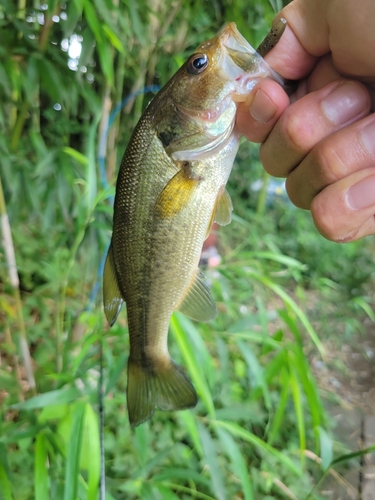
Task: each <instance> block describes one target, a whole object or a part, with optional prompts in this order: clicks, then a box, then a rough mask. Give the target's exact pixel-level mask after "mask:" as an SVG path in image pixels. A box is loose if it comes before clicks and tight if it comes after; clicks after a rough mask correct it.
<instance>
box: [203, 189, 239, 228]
mask: <svg viewBox="0 0 375 500" xmlns="http://www.w3.org/2000/svg"><path fill="white" fill-rule="evenodd" d="M232 211H233V205H232V200H231V199H230V195H229V193H228V191H227V190H226V189H223V190H222V191H220V193H219V194H218V196H217V198H216V202H215V207H214V209H213V211H212V215H211V218H210V222H209V223H208V226H207V232H206V238H208V235H209V234H210V231H211V227H212V224H213V223H214V222H217V223H218V224H220V226H226V225H227V224H229V223H230V221H231V220H232Z"/></svg>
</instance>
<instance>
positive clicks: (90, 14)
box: [83, 0, 103, 45]
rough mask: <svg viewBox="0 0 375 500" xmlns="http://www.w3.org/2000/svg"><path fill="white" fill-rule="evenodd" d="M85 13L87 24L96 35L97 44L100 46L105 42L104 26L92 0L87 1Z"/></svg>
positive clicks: (84, 5) (84, 6)
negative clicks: (103, 35)
mask: <svg viewBox="0 0 375 500" xmlns="http://www.w3.org/2000/svg"><path fill="white" fill-rule="evenodd" d="M83 11H84V13H85V18H86V20H87V24H88V25H89V26H90V29H91V31H92V32H93V33H94V35H95V39H96V41H97V44H98V45H100V44H101V43H102V42H103V37H102V26H101V24H100V21H99V18H98V16H97V13H96V12H95V8H94V6H93V3H92V1H91V0H85V2H84V4H83Z"/></svg>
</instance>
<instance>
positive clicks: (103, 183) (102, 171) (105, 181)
mask: <svg viewBox="0 0 375 500" xmlns="http://www.w3.org/2000/svg"><path fill="white" fill-rule="evenodd" d="M160 88H161V87H160V86H159V85H148V86H147V87H143V89H141V90H138V91H137V92H133V93H132V94H128V95H127V96H126V97H124V99H123V100H122V101H121V102H120V103H119V104H116V106H115V107H114V109H113V111H112V113H111V114H110V115H109V118H108V126H107V128H106V129H105V131H104V133H103V134H104V135H103V136H102V137H100V138H99V143H103V144H107V137H108V133H109V129H110V128H111V126H112V125H113V122H114V121H115V119H116V116H117V115H118V114H119V113H120V111H121V110H122V108H123V107H124V106H126V104H127V103H128V102H129V101H130V99H133V98H135V97H137V96H139V95H141V94H146V93H147V92H158V91H159V90H160ZM102 141H103V142H102ZM104 155H105V153H104V154H102V153H101V151H100V148H99V152H98V157H97V159H98V166H99V178H100V183H101V186H102V188H103V189H109V187H110V186H109V183H108V179H107V173H106V170H105V156H104ZM107 199H108V200H109V203H110V204H111V206H113V203H114V196H113V195H109V196H108V197H107ZM108 248H109V243H108V245H107V247H106V249H105V251H104V253H103V256H102V258H101V259H100V263H99V267H98V274H97V279H96V282H95V283H94V285H93V287H92V289H91V293H90V296H89V300H88V304H87V307H86V310H87V311H91V309H92V308H93V307H94V304H95V300H96V297H97V295H98V292H99V289H100V285H101V281H102V276H103V271H104V264H105V260H106V258H107V253H108Z"/></svg>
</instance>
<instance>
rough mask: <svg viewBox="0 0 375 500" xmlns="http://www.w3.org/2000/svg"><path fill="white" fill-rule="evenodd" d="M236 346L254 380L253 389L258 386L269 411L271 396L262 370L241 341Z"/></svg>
mask: <svg viewBox="0 0 375 500" xmlns="http://www.w3.org/2000/svg"><path fill="white" fill-rule="evenodd" d="M237 345H238V348H239V349H240V351H241V353H242V355H243V357H244V358H245V361H246V363H247V366H248V368H249V370H250V373H251V375H252V377H253V378H254V379H255V387H257V386H259V387H260V388H261V390H262V394H263V398H264V404H265V406H266V408H267V410H268V411H269V410H270V409H271V396H270V393H269V390H268V386H267V383H266V380H265V377H264V373H263V372H264V370H263V368H262V366H261V365H260V364H259V361H258V359H257V357H256V356H255V355H254V353H253V352H252V350H251V349H250V347H249V346H248V345H246V344H245V343H244V342H241V341H239V342H237Z"/></svg>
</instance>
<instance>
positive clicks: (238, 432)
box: [212, 420, 302, 476]
mask: <svg viewBox="0 0 375 500" xmlns="http://www.w3.org/2000/svg"><path fill="white" fill-rule="evenodd" d="M212 425H213V426H214V427H221V428H223V429H226V430H227V431H228V432H230V433H231V434H232V435H233V436H236V437H239V438H240V439H243V440H244V441H247V442H248V443H250V444H252V445H254V446H255V447H256V448H258V449H259V450H260V451H261V452H267V453H270V454H271V455H273V456H274V457H276V458H277V459H278V460H279V462H280V463H281V464H282V465H284V466H285V467H287V468H288V469H289V470H290V471H292V472H293V473H294V474H296V475H297V476H301V474H302V471H301V469H300V468H299V467H297V465H296V464H295V463H294V462H293V461H292V460H291V459H290V458H289V457H287V456H286V455H285V454H284V453H281V452H280V451H278V450H276V449H275V448H273V447H272V446H270V445H269V444H268V443H266V442H265V441H263V440H262V439H261V438H259V437H258V436H256V435H255V434H253V433H252V432H249V431H247V430H245V429H243V428H242V427H240V426H239V425H238V424H233V423H232V422H225V421H223V420H214V421H212Z"/></svg>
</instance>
